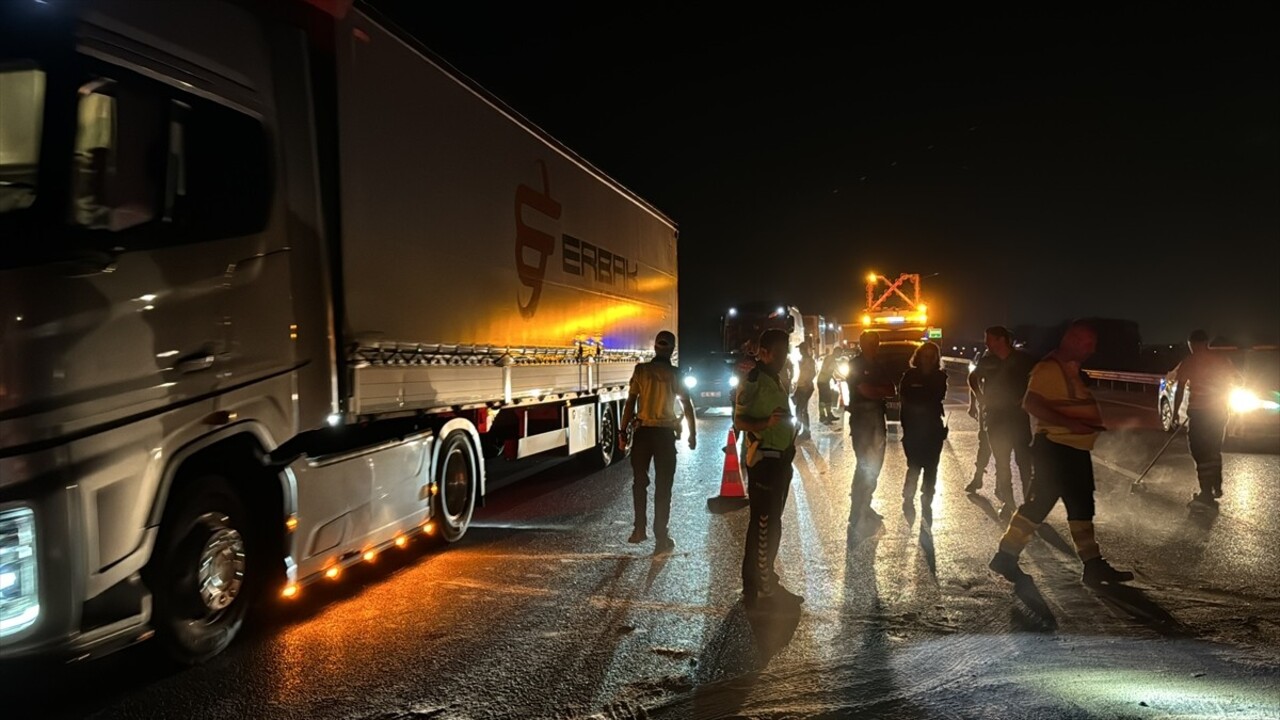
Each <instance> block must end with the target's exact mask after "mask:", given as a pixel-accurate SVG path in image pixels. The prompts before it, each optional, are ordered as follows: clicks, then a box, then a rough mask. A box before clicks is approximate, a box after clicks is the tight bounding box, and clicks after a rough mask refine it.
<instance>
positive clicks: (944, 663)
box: [0, 393, 1280, 720]
mask: <svg viewBox="0 0 1280 720" xmlns="http://www.w3.org/2000/svg"><path fill="white" fill-rule="evenodd" d="M1108 397H1109V398H1110V399H1112V400H1115V401H1116V402H1109V403H1107V405H1106V408H1105V409H1106V414H1107V417H1108V421H1109V423H1110V424H1111V427H1112V428H1113V429H1115V431H1114V432H1111V433H1108V435H1107V436H1105V437H1104V439H1103V440H1102V442H1101V443H1100V444H1099V448H1098V451H1097V453H1096V456H1095V457H1096V462H1095V468H1096V472H1097V475H1098V485H1099V492H1098V495H1097V497H1098V506H1099V515H1098V519H1097V522H1098V535H1099V540H1100V542H1101V544H1102V547H1103V551H1104V553H1105V554H1106V555H1107V556H1108V557H1109V558H1110V559H1112V561H1113V562H1114V563H1115V564H1116V565H1118V566H1121V567H1126V568H1130V569H1133V570H1134V571H1135V572H1136V573H1137V574H1138V579H1137V581H1135V582H1134V583H1132V584H1131V586H1130V587H1129V588H1127V589H1125V588H1121V589H1116V590H1112V591H1109V592H1095V591H1092V590H1089V589H1087V588H1085V587H1083V586H1082V585H1080V583H1079V562H1078V560H1076V559H1075V556H1074V551H1073V549H1072V547H1071V544H1070V536H1069V534H1068V533H1067V530H1066V522H1065V516H1064V515H1063V513H1062V510H1061V508H1058V509H1057V510H1055V511H1054V513H1053V514H1052V515H1050V518H1049V522H1048V523H1047V524H1046V526H1045V527H1044V528H1043V529H1042V531H1041V534H1040V539H1039V540H1037V541H1035V542H1033V544H1032V545H1031V546H1030V547H1029V548H1028V550H1027V553H1026V555H1025V556H1024V562H1023V565H1024V567H1025V568H1026V569H1027V571H1028V572H1030V573H1031V574H1032V575H1033V577H1035V579H1036V582H1035V585H1034V587H1029V588H1020V589H1019V591H1018V592H1014V591H1012V589H1011V587H1010V586H1009V585H1008V584H1007V583H1005V582H1003V581H1002V580H999V579H996V578H993V576H992V575H991V574H990V572H989V571H988V570H987V569H986V563H987V561H988V560H989V559H990V557H991V555H992V553H993V552H994V550H995V546H996V541H997V539H998V537H999V535H1000V533H1001V531H1002V529H1003V526H1004V521H1003V520H1001V518H1000V517H999V516H998V513H997V510H996V508H995V507H993V505H992V502H993V501H992V498H991V495H990V493H991V488H992V485H993V483H992V482H991V480H993V474H989V475H988V478H989V482H988V484H987V487H986V488H985V489H984V490H983V491H982V492H981V493H979V494H978V495H977V496H967V495H965V493H964V492H963V489H962V488H963V486H964V485H965V483H967V482H968V480H969V478H970V476H971V474H972V470H973V458H974V455H975V449H976V438H977V436H976V432H975V427H974V423H973V421H972V420H970V419H969V418H968V417H967V416H965V415H964V408H963V405H961V404H960V403H959V401H960V400H961V399H962V397H961V396H960V395H959V394H957V396H956V401H957V402H956V404H955V405H954V406H953V407H951V408H950V409H951V411H952V412H951V416H950V417H951V423H952V430H951V435H950V438H949V439H948V443H947V446H946V447H944V450H943V460H942V477H941V479H940V488H939V494H938V496H937V497H936V498H935V499H934V502H933V507H932V519H931V522H930V521H928V519H927V518H926V517H924V516H923V514H922V513H921V512H920V511H919V509H918V507H917V508H916V510H915V512H913V513H911V514H904V511H903V507H902V502H901V487H902V485H901V477H902V474H903V471H904V469H905V464H904V462H903V458H902V453H901V447H900V445H898V444H896V443H894V442H893V441H891V442H890V446H889V452H888V460H887V462H886V466H885V469H884V472H883V474H882V476H881V481H880V486H879V489H878V491H877V493H876V499H875V507H876V508H877V509H878V510H879V511H880V512H881V513H882V514H883V515H884V516H885V518H886V520H885V523H884V525H883V526H882V527H881V528H879V529H878V531H876V532H872V531H869V530H868V529H866V528H855V529H854V530H853V531H852V532H851V531H850V529H849V526H848V519H849V500H848V491H849V478H850V477H851V475H852V467H853V455H852V452H851V450H850V448H849V443H848V439H847V437H846V436H845V435H844V433H843V431H842V430H841V429H840V428H838V427H833V428H827V427H821V428H818V429H817V430H816V431H815V433H814V437H813V439H812V441H810V442H806V443H804V444H802V446H801V452H800V453H799V455H798V457H797V461H796V468H797V472H796V478H795V480H794V483H793V489H792V493H791V500H790V503H789V506H788V509H787V513H786V515H785V517H784V536H783V541H782V549H781V552H780V561H779V570H780V572H781V575H782V579H783V582H784V584H786V585H787V586H788V587H789V588H791V589H792V590H793V591H795V592H798V593H800V594H802V595H803V596H805V598H806V602H805V604H804V605H803V607H802V608H801V609H800V611H799V612H797V613H779V614H775V615H770V616H765V617H758V616H755V615H754V614H753V615H752V616H750V617H749V616H748V615H747V614H746V613H745V612H744V610H743V608H742V606H741V603H740V601H739V582H740V581H739V567H740V562H741V547H742V538H743V536H744V532H745V521H746V513H745V511H742V510H739V511H733V512H727V513H723V514H721V513H714V512H710V511H709V510H708V505H707V499H708V497H711V496H714V495H716V494H717V493H718V491H719V486H720V480H721V471H722V467H723V459H724V455H723V453H722V452H721V448H722V446H723V445H724V441H725V436H726V434H727V429H728V426H729V423H728V418H727V417H725V416H723V415H717V414H714V413H707V414H705V415H704V416H703V417H702V418H700V420H699V438H700V441H701V444H700V446H699V448H698V449H697V450H696V451H692V452H691V451H690V450H689V449H688V447H687V446H685V445H684V444H683V443H682V444H681V450H680V456H679V469H678V473H677V480H676V492H675V499H674V507H673V521H672V524H673V527H672V534H673V537H674V539H675V542H676V543H677V546H676V550H675V552H674V553H672V554H671V555H669V556H658V557H655V556H653V554H652V540H650V541H649V542H648V543H646V544H643V545H630V544H628V543H627V542H626V537H627V534H628V532H629V530H630V525H631V517H630V515H631V509H630V492H629V484H630V476H631V471H630V468H629V466H628V464H627V463H626V462H625V461H624V462H622V463H619V464H617V465H615V466H613V467H612V468H609V469H607V470H605V471H602V472H598V473H591V472H589V471H587V470H585V469H582V468H580V467H578V466H575V465H572V464H568V465H565V466H561V467H559V468H557V469H555V470H552V471H549V472H546V473H543V474H541V475H539V476H537V477H534V478H530V479H527V480H524V481H522V482H520V483H518V484H516V485H512V486H510V487H507V488H504V489H502V490H500V491H497V492H495V493H493V494H492V496H491V498H490V501H489V503H488V505H487V506H486V507H485V508H483V510H481V511H479V512H478V514H477V516H476V520H475V523H474V525H473V527H472V529H471V530H470V532H469V533H468V535H467V536H466V538H464V540H463V541H462V542H461V543H459V544H457V545H454V546H451V547H447V548H445V547H441V546H426V545H421V544H420V545H419V546H417V547H411V548H409V549H408V550H406V551H404V552H402V553H401V554H400V555H399V556H393V554H391V553H389V554H387V555H385V556H383V557H381V558H379V561H378V563H377V564H376V565H372V566H368V567H364V568H361V569H360V571H359V572H352V573H348V574H346V575H344V576H343V578H342V579H341V580H340V581H338V582H335V583H333V584H331V585H326V586H322V587H313V588H308V589H307V592H306V593H305V595H304V596H303V597H301V598H300V599H299V600H297V601H295V602H293V603H291V604H289V605H284V606H281V607H277V608H274V609H273V610H272V612H270V613H267V614H266V615H265V616H263V617H261V618H259V621H258V622H256V623H255V624H254V626H253V627H251V628H250V629H249V630H248V632H247V633H245V634H244V635H242V636H241V638H240V639H239V640H238V641H237V642H236V643H235V644H234V645H233V646H232V647H231V648H230V649H229V650H228V651H227V652H226V653H224V654H223V655H222V656H221V657H219V658H217V659H216V660H214V661H213V662H211V663H209V664H208V665H205V666H202V667H198V668H192V669H186V670H180V671H173V670H170V669H167V668H165V667H163V666H162V665H159V664H157V663H156V662H154V661H153V660H152V659H151V655H150V652H149V651H150V648H148V647H147V646H146V645H143V646H139V647H135V648H132V649H129V650H127V651H124V652H122V653H118V654H116V655H113V656H110V657H107V658H105V659H103V660H100V661H96V662H93V663H91V664H88V665H84V666H76V667H73V668H71V669H69V670H58V671H48V670H46V669H40V670H38V671H37V670H26V671H17V674H16V675H15V674H10V675H9V677H7V678H6V680H5V683H4V687H3V689H2V691H3V693H4V695H5V696H6V697H5V700H6V702H5V703H4V704H3V705H0V708H2V710H0V716H3V717H6V718H8V717H14V718H18V717H42V718H60V717H68V718H70V717H94V718H150V717H172V718H191V719H193V720H194V719H198V718H219V719H225V718H254V717H264V718H381V719H392V718H397V719H398V718H542V717H546V718H578V717H583V718H585V717H604V718H638V717H653V718H657V717H671V718H680V717H707V718H712V717H832V718H834V717H846V716H848V715H849V714H853V713H855V712H859V713H862V715H860V716H868V717H937V716H946V717H1022V716H1027V717H1031V716H1039V717H1094V716H1099V717H1103V716H1106V717H1128V716H1129V715H1127V714H1125V713H1124V712H1118V711H1114V708H1116V707H1120V708H1131V709H1132V710H1133V712H1134V713H1136V714H1135V715H1133V716H1134V717H1183V716H1187V717H1190V716H1199V715H1200V714H1201V711H1202V710H1203V711H1204V713H1207V714H1205V715H1204V716H1214V717H1217V716H1237V715H1235V714H1234V711H1233V708H1234V709H1238V710H1241V712H1242V713H1243V714H1239V715H1238V716H1240V717H1268V716H1272V713H1273V712H1275V713H1280V699H1276V698H1275V697H1273V695H1272V694H1270V693H1268V691H1267V689H1268V688H1270V689H1271V690H1274V689H1275V688H1277V687H1280V673H1277V670H1276V664H1275V658H1276V657H1277V653H1276V648H1277V647H1280V534H1278V533H1276V532H1275V529H1274V524H1273V519H1274V518H1275V517H1277V515H1278V513H1280V455H1277V454H1276V453H1275V451H1274V449H1273V448H1269V447H1268V448H1264V449H1271V450H1272V452H1270V453H1232V454H1229V455H1228V456H1227V460H1226V472H1227V478H1228V479H1227V482H1226V488H1225V489H1226V495H1225V497H1224V498H1223V499H1222V510H1221V513H1220V514H1219V515H1218V516H1216V517H1203V518H1193V517H1189V515H1188V513H1187V510H1186V508H1185V503H1186V500H1187V499H1188V498H1189V496H1190V493H1191V492H1192V490H1193V488H1194V484H1195V481H1194V471H1193V465H1192V464H1191V460H1190V457H1189V455H1188V454H1187V451H1186V443H1185V441H1184V440H1182V439H1181V438H1179V439H1178V440H1175V441H1174V442H1173V444H1172V445H1171V447H1170V449H1169V451H1168V452H1167V453H1166V454H1165V456H1164V457H1163V458H1162V459H1161V461H1160V462H1159V463H1157V465H1156V466H1155V467H1154V468H1153V470H1152V471H1151V473H1150V474H1149V475H1148V477H1147V479H1146V490H1145V492H1141V493H1131V492H1130V489H1129V488H1130V483H1131V480H1132V479H1133V478H1134V477H1135V476H1136V474H1137V473H1138V472H1140V471H1141V470H1142V469H1143V467H1144V466H1145V465H1146V464H1147V461H1149V460H1150V458H1151V457H1152V456H1153V455H1154V454H1155V452H1156V450H1158V449H1159V447H1160V446H1161V445H1162V444H1163V442H1164V440H1165V438H1166V436H1165V435H1164V434H1163V433H1161V432H1160V431H1159V430H1158V429H1156V428H1155V414H1154V412H1153V411H1151V410H1150V409H1149V407H1148V406H1150V405H1151V403H1152V400H1153V398H1152V396H1150V395H1145V396H1144V395H1140V394H1133V395H1127V394H1119V393H1117V394H1109V395H1108ZM1015 484H1016V482H1015ZM1067 658H1070V661H1068V660H1067ZM1077 661H1083V662H1077ZM1073 662H1074V663H1076V664H1075V665H1073V664H1072V663H1073ZM1064 668H1065V670H1064ZM1055 672H1067V673H1068V674H1069V675H1070V678H1069V679H1063V678H1060V677H1058V676H1057V675H1054V673H1055ZM1089 673H1093V675H1090V674H1089ZM1197 673H1199V674H1198V675H1197ZM1183 674H1185V679H1186V682H1191V683H1209V682H1211V681H1212V682H1216V683H1218V684H1216V685H1208V686H1206V687H1209V688H1210V689H1209V690H1205V691H1204V692H1201V694H1199V695H1196V696H1195V698H1197V699H1193V700H1187V699H1186V698H1181V696H1180V695H1179V696H1178V697H1175V698H1174V699H1173V700H1170V699H1169V692H1164V694H1159V693H1156V694H1152V695H1150V697H1148V696H1147V695H1142V694H1141V693H1142V692H1147V691H1150V690H1151V687H1153V686H1152V685H1151V683H1152V682H1154V681H1153V680H1147V681H1143V680H1142V678H1165V679H1166V680H1167V679H1168V678H1169V677H1172V676H1176V677H1183ZM1126 680H1127V681H1130V682H1133V683H1136V684H1137V685H1138V687H1137V689H1136V690H1135V693H1137V694H1131V695H1125V694H1123V693H1121V695H1123V696H1122V697H1118V699H1117V698H1114V697H1112V695H1114V694H1116V687H1117V683H1118V682H1121V681H1126ZM1144 682H1145V684H1143V683H1144ZM1177 687H1182V685H1177ZM1152 692H1154V691H1152ZM1108 693H1110V694H1108ZM1215 693H1216V694H1215ZM1148 694H1150V693H1148ZM1175 695H1177V693H1175ZM1139 697H1144V698H1147V700H1150V703H1147V700H1141V701H1140V700H1139V699H1138V698H1139ZM1179 698H1181V699H1179ZM1223 698H1227V699H1223ZM1139 702H1143V703H1147V704H1143V705H1139ZM1162 702H1163V703H1166V705H1168V703H1170V702H1172V703H1174V706H1175V707H1184V706H1183V705H1177V703H1179V702H1182V703H1192V704H1191V705H1185V707H1195V708H1197V709H1196V710H1195V713H1193V714H1190V715H1181V714H1179V713H1178V712H1172V713H1170V712H1165V713H1164V714H1160V713H1156V714H1146V715H1144V714H1142V713H1146V712H1147V711H1148V710H1151V709H1152V708H1153V707H1157V708H1158V707H1159V704H1160V703H1162ZM1195 703H1200V704H1198V705H1196V704H1195ZM1153 704H1154V705H1153ZM1091 708H1101V709H1100V710H1097V711H1096V713H1095V710H1093V709H1091ZM1206 708H1207V710H1206ZM1215 708H1216V710H1215ZM1041 710H1042V711H1043V714H1040V713H1041ZM1153 712H1154V711H1153Z"/></svg>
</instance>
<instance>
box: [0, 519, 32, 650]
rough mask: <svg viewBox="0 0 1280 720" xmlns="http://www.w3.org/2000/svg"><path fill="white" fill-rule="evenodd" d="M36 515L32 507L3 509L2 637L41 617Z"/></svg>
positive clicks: (0, 557) (0, 537)
mask: <svg viewBox="0 0 1280 720" xmlns="http://www.w3.org/2000/svg"><path fill="white" fill-rule="evenodd" d="M37 565H38V563H37V560H36V516H35V513H34V512H32V510H31V508H26V507H17V508H9V509H7V510H0V638H2V637H4V636H6V635H12V634H14V633H17V632H21V631H23V630H26V629H27V628H29V627H31V625H32V624H34V623H35V621H36V618H38V617H40V587H39V583H38V580H39V577H38V574H37V569H38V567H37Z"/></svg>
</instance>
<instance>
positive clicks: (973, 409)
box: [969, 403, 978, 420]
mask: <svg viewBox="0 0 1280 720" xmlns="http://www.w3.org/2000/svg"><path fill="white" fill-rule="evenodd" d="M969 417H971V418H973V419H974V420H977V419H978V406H977V405H976V404H974V403H969Z"/></svg>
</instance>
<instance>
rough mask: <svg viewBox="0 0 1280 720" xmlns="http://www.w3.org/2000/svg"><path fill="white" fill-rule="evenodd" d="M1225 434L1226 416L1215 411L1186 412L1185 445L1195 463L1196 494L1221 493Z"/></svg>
mask: <svg viewBox="0 0 1280 720" xmlns="http://www.w3.org/2000/svg"><path fill="white" fill-rule="evenodd" d="M1226 431H1227V414H1226V413H1225V412H1221V411H1217V410H1188V411H1187V444H1188V445H1189V446H1190V447H1191V457H1192V459H1194V460H1195V461H1196V477H1197V479H1199V480H1200V492H1202V493H1204V494H1205V495H1210V494H1212V493H1213V491H1214V490H1219V491H1221V490H1222V439H1223V437H1224V436H1225V435H1226Z"/></svg>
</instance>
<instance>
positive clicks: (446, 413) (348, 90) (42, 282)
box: [0, 0, 678, 663]
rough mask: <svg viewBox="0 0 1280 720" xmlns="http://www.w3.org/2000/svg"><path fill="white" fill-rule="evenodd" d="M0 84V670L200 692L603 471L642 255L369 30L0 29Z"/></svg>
mask: <svg viewBox="0 0 1280 720" xmlns="http://www.w3.org/2000/svg"><path fill="white" fill-rule="evenodd" d="M228 38H234V42H232V41H230V40H227V39H228ZM0 55H2V56H3V57H0V108H3V123H0V239H3V243H2V244H0V329H2V333H3V335H2V337H3V342H2V344H0V659H9V658H15V657H21V656H31V655H36V654H40V655H56V656H60V657H66V658H75V659H82V658H87V657H91V656H94V655H97V654H101V653H104V652H108V651H110V650H114V649H118V648H120V647H123V646H125V645H128V644H131V643H133V642H135V641H138V640H141V639H144V638H146V637H148V636H150V635H151V634H152V631H154V633H155V634H156V635H157V636H158V639H159V641H160V646H161V647H163V649H164V650H166V651H167V652H168V653H169V654H170V655H171V656H172V657H173V658H174V659H176V660H179V661H181V662H186V663H196V662H201V661H205V660H208V659H209V658H211V657H213V656H215V655H217V654H218V653H219V652H221V651H222V650H223V649H224V648H226V647H227V645H228V644H229V643H230V642H231V641H232V639H233V638H234V637H235V636H236V634H237V632H238V631H239V630H240V628H241V625H242V622H243V620H244V618H245V616H246V613H247V612H248V611H249V609H250V607H251V604H252V603H253V602H254V601H269V600H280V599H282V598H292V597H296V596H298V595H299V594H300V593H303V592H305V588H306V586H307V585H309V584H311V583H316V582H327V581H340V579H341V578H342V577H343V574H344V571H345V570H346V569H347V568H348V567H349V566H351V565H353V564H355V563H359V562H364V561H366V560H372V559H374V558H376V556H377V555H378V554H379V553H382V552H390V551H395V550H396V548H398V547H403V546H404V545H405V544H407V543H409V542H411V541H413V539H414V538H415V537H421V536H424V535H435V536H437V537H442V538H443V539H444V540H446V541H457V540H458V539H460V538H462V537H463V535H464V533H466V531H467V528H468V525H469V523H470V521H471V517H472V512H473V510H474V509H475V508H476V506H477V503H479V502H480V501H481V499H482V498H483V497H484V495H485V492H486V489H487V484H488V481H489V480H490V479H492V478H493V477H495V476H497V475H499V474H502V473H503V472H506V471H509V470H511V469H513V468H518V467H519V466H520V465H521V462H520V461H522V460H524V459H525V458H540V457H548V456H551V457H555V456H569V455H577V456H584V457H589V458H591V459H593V460H594V461H596V462H597V463H599V464H601V465H606V464H608V463H610V462H612V461H613V460H615V459H616V458H617V457H618V455H619V452H618V450H617V448H618V432H619V428H618V421H619V408H620V406H621V404H622V401H623V400H624V398H625V396H626V391H627V387H626V386H627V382H628V379H629V377H630V375H631V372H632V369H633V367H634V365H635V364H636V363H637V362H640V361H643V360H646V359H647V358H649V357H650V356H651V349H652V342H653V338H654V335H655V333H656V332H657V331H659V330H661V329H671V330H675V329H676V328H677V319H678V318H677V308H676V291H677V277H676V238H677V228H676V225H675V223H673V222H672V220H670V219H669V218H668V217H666V216H665V215H664V214H663V213H661V212H659V211H658V210H657V209H655V208H654V207H653V206H652V205H650V204H649V203H647V202H645V201H644V200H642V199H641V198H639V197H637V196H636V195H634V194H633V193H631V192H629V191H628V190H626V189H625V188H624V187H622V186H620V185H619V184H618V183H617V182H614V181H613V180H611V179H609V178H608V177H607V176H606V175H605V174H604V173H603V172H601V171H600V170H599V169H597V168H595V167H593V166H592V165H591V164H589V163H588V162H587V161H585V160H584V159H583V158H581V157H579V156H578V155H577V154H575V153H574V152H573V151H571V150H570V149H568V148H566V147H565V146H563V145H561V144H560V143H558V142H556V141H555V140H554V139H552V138H551V137H549V136H548V135H547V134H546V133H544V132H542V131H540V130H539V129H538V128H537V127H536V126H534V125H532V124H530V123H529V122H527V121H526V120H524V119H523V118H521V117H520V116H519V115H518V114H517V113H516V112H515V111H513V110H512V109H511V108H509V107H507V106H506V105H504V104H503V103H502V102H501V101H500V100H498V99H497V98H495V97H494V96H492V95H490V94H489V93H488V92H486V91H484V90H483V89H482V88H480V87H478V86H477V85H476V84H475V83H473V82H471V81H469V80H468V79H467V78H465V77H463V76H461V75H460V74H458V73H457V72H455V71H453V70H452V69H450V67H449V66H448V65H447V64H446V63H445V62H444V61H443V60H441V59H440V58H438V57H436V56H434V55H433V54H432V53H430V52H429V51H428V50H426V49H425V48H423V47H421V46H420V45H419V44H418V43H416V42H415V41H414V40H413V39H412V38H409V37H406V36H404V35H402V34H401V33H399V32H397V31H395V30H394V29H393V26H392V25H391V24H390V23H389V22H387V21H386V20H384V19H382V18H380V17H379V16H378V15H377V14H376V13H375V12H374V11H373V10H371V9H369V8H367V7H365V6H363V5H361V4H359V3H357V4H355V5H354V6H352V5H351V3H349V2H340V1H330V2H322V1H321V0H314V2H310V3H303V2H283V1H282V2H249V1H245V2H230V1H227V2H218V1H215V0H205V1H201V2H184V3H176V2H163V3H161V2H152V1H151V0H101V1H97V2H95V1H89V2H84V3H74V4H72V3H67V4H61V3H49V4H38V3H4V5H3V8H0Z"/></svg>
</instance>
